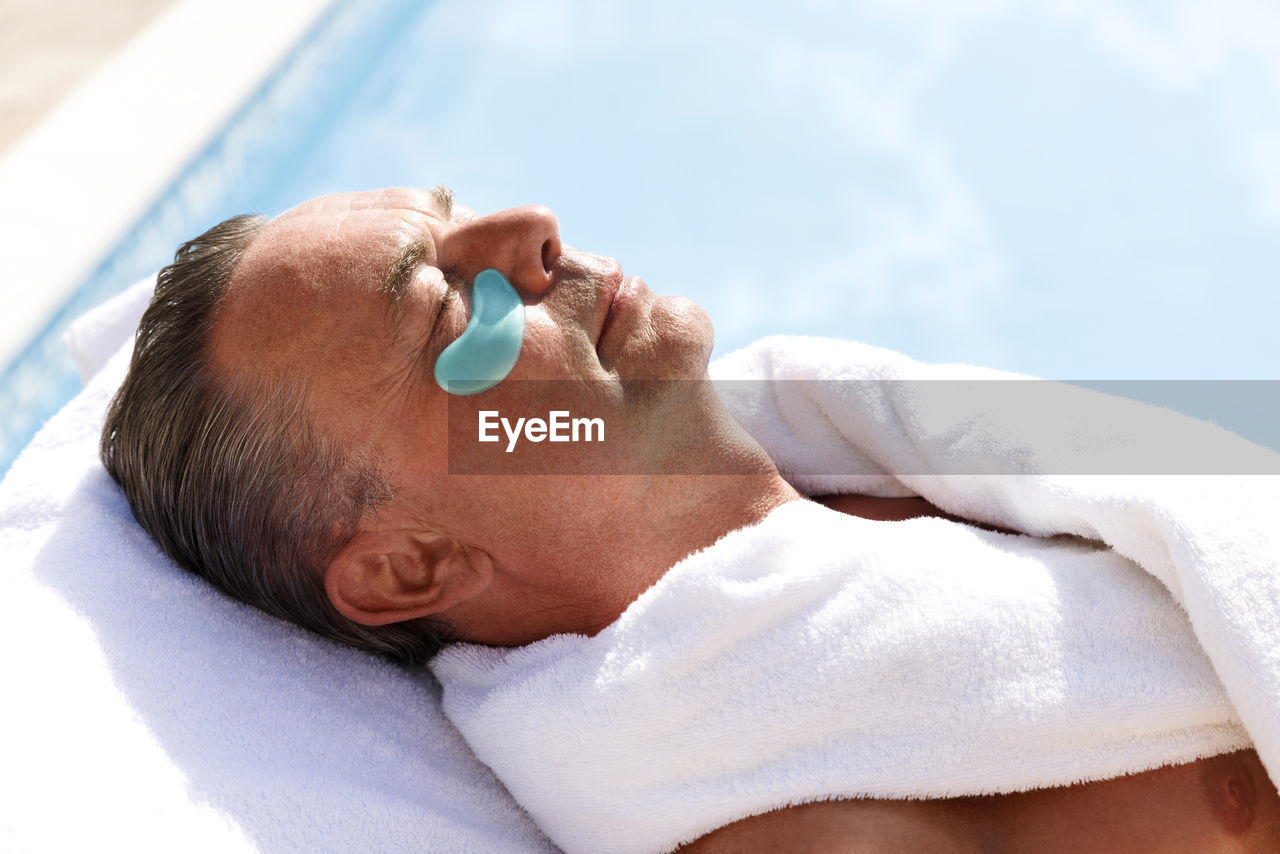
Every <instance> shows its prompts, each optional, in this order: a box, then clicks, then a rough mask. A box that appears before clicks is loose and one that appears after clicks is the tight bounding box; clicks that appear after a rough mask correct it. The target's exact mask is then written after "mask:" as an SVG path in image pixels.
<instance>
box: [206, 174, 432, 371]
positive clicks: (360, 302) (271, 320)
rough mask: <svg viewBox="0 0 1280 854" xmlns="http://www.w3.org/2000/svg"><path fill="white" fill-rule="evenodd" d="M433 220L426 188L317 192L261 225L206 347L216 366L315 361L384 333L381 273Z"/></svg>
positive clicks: (258, 367) (313, 363)
mask: <svg viewBox="0 0 1280 854" xmlns="http://www.w3.org/2000/svg"><path fill="white" fill-rule="evenodd" d="M432 220H435V221H436V222H439V221H440V211H439V208H438V201H437V199H436V198H435V196H434V194H432V193H431V192H430V191H426V190H414V189H392V190H378V191H374V192H368V193H346V194H340V195H333V196H323V197H321V198H318V199H312V200H310V201H308V202H304V203H303V204H301V205H298V206H297V207H295V208H292V209H290V210H288V211H286V212H284V213H283V214H281V215H280V216H278V217H276V218H275V219H273V220H271V221H270V222H268V223H267V224H266V225H265V226H263V228H262V231H261V232H259V234H258V235H257V236H256V237H255V238H254V240H253V242H252V243H251V244H250V246H249V248H248V249H247V250H246V251H245V253H244V255H243V257H242V258H241V260H240V263H239V265H238V266H237V269H236V272H235V274H234V276H233V277H232V279H231V281H230V283H229V285H228V288H227V291H226V293H225V295H224V298H223V301H222V304H221V306H220V307H219V311H218V317H217V321H216V324H215V327H214V332H213V341H212V342H211V344H212V347H211V349H212V354H213V357H214V360H215V362H216V363H218V364H219V365H221V366H222V367H224V368H230V369H232V370H240V369H244V368H249V369H253V370H254V371H255V372H257V373H261V372H262V371H263V370H264V369H265V368H267V366H274V367H279V368H284V369H293V368H297V367H299V366H316V365H318V364H320V363H322V362H325V361H327V360H329V359H330V358H331V357H335V356H337V351H338V350H343V349H347V348H348V345H351V344H353V343H354V344H358V343H361V342H366V343H367V342H369V341H373V340H376V339H377V338H378V337H379V336H381V335H384V334H385V333H386V329H385V320H386V305H387V302H386V297H385V295H384V294H383V280H384V277H385V275H386V273H387V271H388V269H389V265H390V264H391V263H392V262H393V261H394V260H395V258H396V257H397V255H398V253H399V251H400V250H401V249H402V248H403V247H404V246H406V245H407V244H408V243H409V242H410V241H411V240H414V239H423V238H426V247H427V250H428V256H427V257H426V258H425V259H424V260H426V261H427V262H428V263H430V261H431V260H432V258H431V257H430V255H431V240H430V235H431V232H430V229H429V228H428V225H429V223H430V222H431V221H432Z"/></svg>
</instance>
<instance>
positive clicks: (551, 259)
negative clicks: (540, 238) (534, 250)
mask: <svg viewBox="0 0 1280 854" xmlns="http://www.w3.org/2000/svg"><path fill="white" fill-rule="evenodd" d="M559 257H560V241H558V240H555V239H549V240H547V241H545V242H544V243H543V244H542V269H543V270H545V271H546V272H548V273H550V272H551V265H553V264H555V263H556V260H557V259H558V258H559Z"/></svg>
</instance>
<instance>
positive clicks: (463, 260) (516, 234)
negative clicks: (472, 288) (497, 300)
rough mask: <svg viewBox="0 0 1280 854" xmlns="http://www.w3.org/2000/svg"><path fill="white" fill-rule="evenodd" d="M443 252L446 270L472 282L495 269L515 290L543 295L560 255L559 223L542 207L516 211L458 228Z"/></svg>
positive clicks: (489, 216)
mask: <svg viewBox="0 0 1280 854" xmlns="http://www.w3.org/2000/svg"><path fill="white" fill-rule="evenodd" d="M441 250H442V251H441V252H440V255H441V258H440V261H441V266H442V267H448V268H451V269H453V270H455V271H457V272H458V273H460V274H461V275H463V276H464V277H466V278H468V279H470V278H472V277H474V276H475V275H476V274H477V273H479V272H480V271H481V270H486V269H488V268H490V267H493V268H494V269H496V270H497V271H498V272H500V273H502V274H503V275H504V276H506V277H507V279H508V280H509V281H510V282H511V284H512V285H514V286H515V288H516V290H519V291H521V292H523V293H527V294H532V295H535V296H541V295H542V294H543V293H545V292H546V291H547V289H548V288H550V287H551V284H552V278H553V277H552V275H551V268H552V266H553V265H554V264H555V263H556V260H557V259H559V257H560V252H561V247H560V223H559V222H557V221H556V215H555V214H553V213H552V212H551V210H550V209H549V208H546V207H543V206H542V205H525V206H524V207H519V208H511V209H510V210H505V211H499V212H497V213H494V214H489V215H487V216H482V217H477V218H476V219H473V220H471V221H470V222H466V223H463V224H462V225H460V226H457V227H456V228H454V229H453V230H452V231H451V232H449V235H448V237H447V238H446V239H445V241H444V246H442V247H441Z"/></svg>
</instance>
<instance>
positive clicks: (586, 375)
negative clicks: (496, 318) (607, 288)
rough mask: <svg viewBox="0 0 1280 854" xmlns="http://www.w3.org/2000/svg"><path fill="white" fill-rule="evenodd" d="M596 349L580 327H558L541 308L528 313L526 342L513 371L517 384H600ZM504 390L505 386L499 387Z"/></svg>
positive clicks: (537, 307) (525, 331) (525, 332)
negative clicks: (566, 382) (570, 382)
mask: <svg viewBox="0 0 1280 854" xmlns="http://www.w3.org/2000/svg"><path fill="white" fill-rule="evenodd" d="M600 376H601V374H600V361H599V358H598V356H597V355H596V351H595V347H594V346H593V345H592V343H591V341H590V340H588V338H587V336H586V334H585V333H584V332H583V331H582V330H581V329H580V328H578V327H573V328H569V329H566V328H564V327H562V326H559V325H557V324H556V323H555V322H554V321H553V320H552V319H551V318H550V317H549V316H548V315H547V313H546V312H545V311H544V310H543V309H542V308H541V307H540V306H531V307H529V309H528V311H526V313H525V328H524V342H523V344H522V346H521V348H520V358H519V359H518V360H517V361H516V366H515V368H514V369H513V370H512V371H511V374H510V378H511V379H515V380H598V379H600ZM499 387H501V384H499Z"/></svg>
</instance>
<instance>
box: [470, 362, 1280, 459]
mask: <svg viewBox="0 0 1280 854" xmlns="http://www.w3.org/2000/svg"><path fill="white" fill-rule="evenodd" d="M730 418H731V419H733V421H729V420H727V419H730ZM733 422H736V423H738V424H740V425H741V426H742V427H743V428H745V430H746V431H747V432H748V433H749V434H750V435H751V436H753V437H754V438H755V439H756V440H757V441H758V442H759V443H760V444H761V445H762V446H763V447H764V449H765V450H766V451H767V452H768V453H769V455H770V456H771V457H772V458H773V459H774V460H776V461H777V462H778V464H779V467H780V468H782V469H783V471H784V472H786V473H791V474H805V475H837V476H838V475H865V474H886V473H887V474H892V475H900V476H904V475H924V474H945V475H997V474H999V475H1004V474H1022V475H1033V474H1067V475H1080V474H1089V475H1274V474H1280V454H1278V453H1276V449H1278V448H1280V382H1277V381H1269V380H1257V381H1253V380H1247V381H1246V380H1239V381H1235V380H1233V381H1182V380H1178V381H1168V380H1162V381H1127V380H1124V381H1121V380H1117V381H1079V382H1072V383H1065V382H1052V381H1045V380H860V381H848V380H842V381H819V380H796V381H759V380H741V381H716V382H714V383H712V382H711V381H701V382H694V381H685V380H679V381H664V380H649V381H643V382H623V383H616V384H611V383H585V382H568V381H546V382H531V381H523V382H521V381H507V382H504V383H501V384H500V385H499V386H497V387H495V388H494V389H492V390H490V391H488V392H485V393H483V394H480V395H476V396H474V397H453V398H450V401H449V436H448V449H449V471H450V473H451V474H474V475H497V474H503V475H511V474H519V475H584V474H593V475H594V474H598V475H653V474H707V475H710V474H744V473H750V472H753V471H755V468H754V467H753V466H752V464H750V462H749V459H750V458H749V455H742V454H740V453H738V451H740V447H739V445H738V444H737V440H735V438H734V428H733V426H732V424H733ZM735 460H736V462H735Z"/></svg>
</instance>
